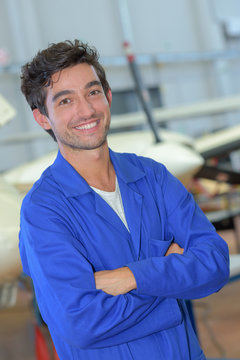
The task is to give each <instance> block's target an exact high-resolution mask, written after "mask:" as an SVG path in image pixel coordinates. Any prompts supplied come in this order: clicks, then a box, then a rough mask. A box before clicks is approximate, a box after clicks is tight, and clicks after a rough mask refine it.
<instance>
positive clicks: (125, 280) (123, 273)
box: [94, 243, 184, 296]
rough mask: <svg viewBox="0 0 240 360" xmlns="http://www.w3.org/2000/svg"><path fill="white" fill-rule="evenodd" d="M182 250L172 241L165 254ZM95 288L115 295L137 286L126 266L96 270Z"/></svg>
mask: <svg viewBox="0 0 240 360" xmlns="http://www.w3.org/2000/svg"><path fill="white" fill-rule="evenodd" d="M183 251H184V249H183V248H181V247H180V246H179V245H178V244H176V243H172V244H171V245H170V246H169V248H168V250H167V252H166V254H165V256H168V255H170V254H182V253H183ZM94 277H95V283H96V289H99V290H103V291H104V292H105V293H107V294H110V295H113V296H116V295H121V294H126V293H127V292H129V291H131V290H134V289H136V288H137V284H136V280H135V277H134V275H133V273H132V271H131V270H130V269H129V268H128V267H121V268H118V269H114V270H103V271H97V272H95V274H94Z"/></svg>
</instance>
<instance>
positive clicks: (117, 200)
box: [91, 177, 129, 231]
mask: <svg viewBox="0 0 240 360" xmlns="http://www.w3.org/2000/svg"><path fill="white" fill-rule="evenodd" d="M91 188H92V189H93V190H94V191H95V192H96V193H97V194H98V195H100V196H101V197H102V198H103V200H105V201H106V202H107V203H108V205H109V206H111V208H112V209H113V210H114V211H115V212H116V214H117V215H118V216H119V217H120V219H121V220H122V222H123V223H124V225H125V226H126V228H127V229H128V231H129V228H128V224H127V220H126V216H125V212H124V208H123V203H122V196H121V192H120V189H119V185H118V181H117V177H116V186H115V191H103V190H99V189H97V188H95V187H93V186H91Z"/></svg>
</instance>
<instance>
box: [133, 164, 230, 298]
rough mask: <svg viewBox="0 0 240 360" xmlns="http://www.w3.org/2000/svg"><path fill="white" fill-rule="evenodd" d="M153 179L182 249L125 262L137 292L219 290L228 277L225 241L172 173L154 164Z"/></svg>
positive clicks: (182, 294) (193, 294) (180, 294)
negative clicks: (182, 251) (128, 262)
mask: <svg viewBox="0 0 240 360" xmlns="http://www.w3.org/2000/svg"><path fill="white" fill-rule="evenodd" d="M155 179H156V189H157V190H156V192H158V193H156V197H158V195H160V194H162V195H161V196H159V198H158V201H159V207H160V208H161V209H162V213H164V212H165V213H166V221H167V224H168V225H167V226H168V231H169V232H170V233H171V234H172V235H173V241H174V242H176V243H178V244H179V245H180V246H181V247H182V248H184V253H183V254H182V255H180V254H171V255H169V256H167V257H164V256H158V255H157V254H154V253H153V254H151V255H152V256H151V257H149V258H147V259H144V260H140V261H138V262H134V263H131V264H128V267H129V268H130V269H131V271H132V272H133V274H134V276H135V279H136V282H137V291H138V293H139V294H148V295H157V296H166V297H168V298H176V299H195V298H201V297H204V296H208V295H209V294H211V293H213V292H216V291H218V290H219V289H220V288H221V287H222V286H223V285H224V284H225V283H226V282H227V280H228V277H229V253H228V247H227V244H226V243H225V241H224V240H223V239H222V238H221V237H220V236H218V234H217V233H216V231H215V228H214V227H213V226H212V224H211V223H210V222H209V221H208V219H207V218H206V216H205V215H204V213H203V212H202V211H201V209H200V208H199V207H198V205H197V204H196V203H195V201H194V199H193V197H192V195H191V194H189V193H188V192H187V190H186V189H185V188H184V186H183V185H182V184H181V183H180V182H179V181H178V180H177V179H176V178H175V177H174V176H172V175H171V174H170V173H169V172H168V171H167V170H166V169H165V168H163V169H161V171H159V168H158V167H157V165H155ZM161 203H163V204H161ZM163 206H164V209H163Z"/></svg>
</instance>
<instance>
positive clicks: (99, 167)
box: [60, 142, 116, 191]
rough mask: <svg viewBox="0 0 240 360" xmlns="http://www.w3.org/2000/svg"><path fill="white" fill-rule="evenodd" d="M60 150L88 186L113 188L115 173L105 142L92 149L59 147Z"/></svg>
mask: <svg viewBox="0 0 240 360" xmlns="http://www.w3.org/2000/svg"><path fill="white" fill-rule="evenodd" d="M60 152H61V154H62V156H63V157H64V158H65V160H67V161H68V162H69V163H70V164H71V165H72V166H73V167H74V169H75V170H76V171H77V172H78V173H79V174H80V175H81V176H82V177H83V178H84V179H85V180H86V181H87V183H88V184H89V185H90V186H93V187H95V188H98V189H100V190H104V191H114V190H115V178H116V175H115V171H114V167H113V164H112V162H111V159H110V155H109V149H108V144H107V142H106V143H105V144H104V145H103V146H101V147H100V148H97V149H93V150H80V149H79V150H73V149H71V150H70V151H69V150H68V151H65V150H64V149H60Z"/></svg>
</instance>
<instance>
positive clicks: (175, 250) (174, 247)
mask: <svg viewBox="0 0 240 360" xmlns="http://www.w3.org/2000/svg"><path fill="white" fill-rule="evenodd" d="M183 252H184V249H183V248H181V247H180V246H179V245H178V244H177V243H175V242H173V243H171V245H170V246H169V248H168V250H167V252H166V254H165V256H168V255H170V254H183Z"/></svg>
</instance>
